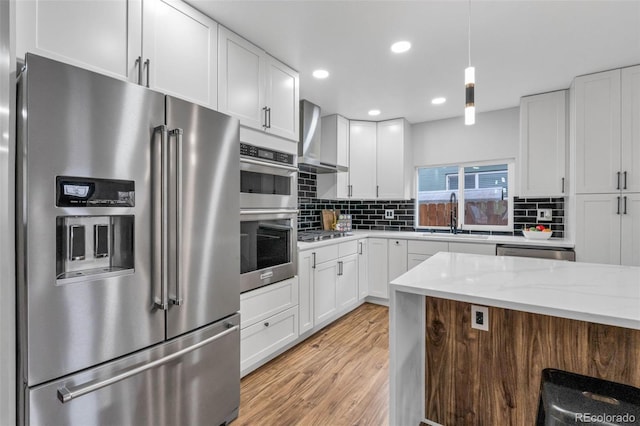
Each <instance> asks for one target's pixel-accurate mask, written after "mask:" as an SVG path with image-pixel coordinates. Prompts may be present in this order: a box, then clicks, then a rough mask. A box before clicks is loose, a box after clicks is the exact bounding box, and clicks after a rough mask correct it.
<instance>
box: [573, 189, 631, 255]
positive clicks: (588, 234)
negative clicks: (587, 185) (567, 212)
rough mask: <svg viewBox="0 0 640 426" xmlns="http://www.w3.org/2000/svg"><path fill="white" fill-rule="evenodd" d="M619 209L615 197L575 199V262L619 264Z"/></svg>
mask: <svg viewBox="0 0 640 426" xmlns="http://www.w3.org/2000/svg"><path fill="white" fill-rule="evenodd" d="M628 207H629V206H628ZM620 208H621V200H620V197H619V196H618V195H616V194H588V195H578V196H576V260H577V261H579V262H593V263H610V264H615V265H618V264H620V237H621V235H620V216H621V215H620V214H619V213H618V212H619V211H620V210H619V209H620Z"/></svg>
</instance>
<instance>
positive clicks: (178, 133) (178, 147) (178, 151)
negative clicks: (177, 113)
mask: <svg viewBox="0 0 640 426" xmlns="http://www.w3.org/2000/svg"><path fill="white" fill-rule="evenodd" d="M183 133H184V131H183V130H182V129H179V128H178V129H173V130H171V132H170V135H171V136H175V137H176V144H175V164H176V177H175V179H176V180H175V181H176V223H175V227H176V229H175V235H176V273H175V276H174V277H173V278H174V279H175V281H176V286H175V287H176V295H175V297H172V298H170V302H171V303H172V304H173V305H176V306H179V305H181V304H182V302H183V300H182V297H181V282H180V281H181V280H180V277H181V272H180V264H181V261H182V135H183Z"/></svg>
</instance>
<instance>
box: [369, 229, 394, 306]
mask: <svg viewBox="0 0 640 426" xmlns="http://www.w3.org/2000/svg"><path fill="white" fill-rule="evenodd" d="M387 241H388V240H387V239H386V238H369V296H373V297H379V298H382V299H388V298H389V264H388V258H389V247H388V244H387Z"/></svg>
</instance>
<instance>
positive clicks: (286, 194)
mask: <svg viewBox="0 0 640 426" xmlns="http://www.w3.org/2000/svg"><path fill="white" fill-rule="evenodd" d="M297 177H298V166H297V163H296V158H295V155H293V154H288V153H286V152H280V151H275V150H272V149H268V148H262V147H257V146H253V145H249V144H246V143H241V144H240V205H241V206H242V208H243V209H252V208H257V209H295V208H297V204H298V196H297V193H298V180H297Z"/></svg>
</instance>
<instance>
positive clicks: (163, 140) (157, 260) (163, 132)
mask: <svg viewBox="0 0 640 426" xmlns="http://www.w3.org/2000/svg"><path fill="white" fill-rule="evenodd" d="M157 133H160V145H159V146H158V144H157V142H156V138H155V137H154V139H153V150H152V152H153V158H154V161H153V162H152V165H153V167H154V170H153V178H152V188H153V190H152V194H153V195H152V199H153V201H152V203H153V213H152V214H153V238H154V241H153V258H152V259H153V271H152V279H153V283H154V285H155V283H160V300H159V301H158V299H156V300H155V307H156V308H158V309H161V310H163V311H166V310H167V309H168V307H169V306H168V301H167V277H168V274H169V270H168V262H167V255H168V249H169V246H168V244H169V242H168V240H167V238H166V237H165V235H166V234H165V231H166V229H167V226H168V217H167V208H168V203H169V201H168V200H167V196H166V193H167V192H166V191H167V184H168V181H167V174H168V164H169V163H168V162H169V153H168V149H167V148H168V147H167V145H168V143H169V130H168V129H167V126H165V125H162V126H158V127H156V128H155V129H154V135H155V134H157ZM158 157H159V158H158Z"/></svg>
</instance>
